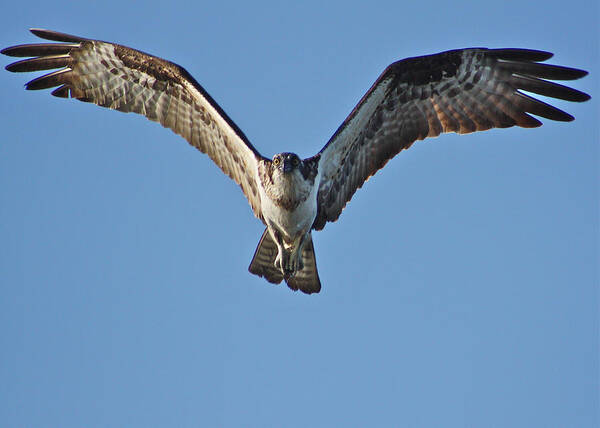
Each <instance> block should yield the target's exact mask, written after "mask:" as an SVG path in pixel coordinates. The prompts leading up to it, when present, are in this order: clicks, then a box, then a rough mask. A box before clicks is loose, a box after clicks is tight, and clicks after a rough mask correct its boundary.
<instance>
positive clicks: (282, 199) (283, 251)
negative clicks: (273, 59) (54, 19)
mask: <svg viewBox="0 0 600 428" xmlns="http://www.w3.org/2000/svg"><path fill="white" fill-rule="evenodd" d="M31 32H32V33H33V34H35V35H36V36H38V37H40V38H42V39H47V40H52V41H55V42H60V43H36V44H25V45H18V46H12V47H9V48H6V49H3V50H2V51H1V53H3V54H5V55H9V56H14V57H29V58H28V59H24V60H21V61H17V62H15V63H12V64H10V65H8V66H6V69H7V70H8V71H12V72H30V71H40V70H51V69H58V70H56V71H53V72H50V73H49V74H46V75H43V76H41V77H38V78H36V79H34V80H32V81H30V82H29V83H27V84H26V86H25V87H26V89H48V88H54V87H56V89H54V90H53V91H52V95H54V96H57V97H62V98H69V97H71V98H76V99H78V100H80V101H86V102H91V103H94V104H97V105H99V106H102V107H108V108H111V109H115V110H119V111H122V112H134V113H138V114H142V115H144V116H146V117H147V118H148V119H150V120H152V121H155V122H159V123H160V124H161V125H162V126H164V127H167V128H170V129H171V130H172V131H174V132H175V133H177V134H179V135H181V136H182V137H183V138H185V139H186V140H187V141H188V143H190V144H191V145H192V146H194V147H196V148H197V149H198V150H200V151H201V152H203V153H206V154H207V155H208V156H209V157H210V158H211V159H212V160H213V161H214V162H215V163H216V164H217V165H218V166H219V168H221V170H222V171H223V172H224V173H225V174H227V175H228V176H229V177H231V178H232V179H233V180H234V181H235V182H236V183H237V184H239V185H240V187H241V188H242V192H243V193H244V195H245V196H246V198H247V199H248V202H249V203H250V206H251V208H252V211H253V212H254V215H255V216H256V217H257V218H258V219H260V220H261V221H262V222H263V223H264V224H265V226H266V228H265V231H264V232H263V234H262V237H261V239H260V241H259V243H258V246H257V248H256V251H255V253H254V257H253V258H252V261H251V263H250V267H249V271H250V272H251V273H253V274H255V275H258V276H261V277H264V278H265V279H266V280H267V281H269V282H271V283H276V284H279V283H281V282H282V281H284V280H285V282H286V283H287V285H288V286H289V287H290V288H291V289H292V290H300V291H302V292H304V293H308V294H310V293H318V292H319V291H320V290H321V281H320V279H319V274H318V272H317V264H316V260H315V252H314V247H313V241H312V231H313V230H321V229H323V228H324V227H325V225H326V224H327V223H328V222H334V221H336V220H337V219H338V218H339V216H340V214H341V213H342V210H343V209H344V207H345V206H346V204H347V203H348V202H349V201H350V199H351V198H352V196H353V195H354V193H355V192H356V190H358V189H359V188H360V187H362V185H363V184H364V183H365V181H366V180H368V179H369V177H371V176H372V175H373V174H375V173H376V172H377V171H378V170H379V169H381V168H382V167H383V166H384V165H385V164H386V163H387V162H388V161H389V160H390V159H391V158H392V157H394V156H395V155H396V154H397V153H399V152H400V151H401V150H403V149H408V148H409V147H410V146H411V145H412V144H413V143H414V142H415V141H416V140H423V139H425V138H428V137H437V136H438V135H440V134H441V133H443V132H456V133H459V134H466V133H470V132H475V131H484V130H487V129H491V128H508V127H511V126H520V127H524V128H535V127H538V126H540V125H541V124H542V123H541V122H540V121H539V120H538V119H536V118H535V117H533V116H531V115H534V116H540V117H543V118H546V119H550V120H556V121H563V122H568V121H571V120H573V117H572V116H571V115H569V114H568V113H565V112H564V111H562V110H559V109H557V108H556V107H553V106H551V105H549V104H546V103H544V102H542V101H540V100H537V99H535V98H533V97H532V96H530V95H527V94H525V93H524V92H522V91H527V92H529V93H534V94H539V95H543V96H546V97H553V98H558V99H562V100H567V101H576V102H582V101H586V100H588V99H589V98H590V96H589V95H587V94H585V93H583V92H580V91H578V90H575V89H572V88H569V87H567V86H563V85H559V84H557V83H553V82H550V81H549V80H574V79H579V78H581V77H583V76H585V75H586V74H587V72H586V71H583V70H578V69H574V68H568V67H562V66H557V65H549V64H542V63H541V62H543V61H546V60H547V59H549V58H551V57H552V54H551V53H549V52H544V51H538V50H530V49H486V48H467V49H456V50H451V51H446V52H441V53H438V54H434V55H427V56H420V57H414V58H407V59H404V60H401V61H397V62H394V63H393V64H391V65H389V66H388V67H387V68H386V69H385V70H384V71H383V73H382V74H381V75H380V76H379V78H378V79H377V80H376V81H375V83H374V84H373V86H371V88H370V89H369V90H368V91H367V93H366V94H365V95H364V96H363V97H362V99H361V100H360V101H359V103H358V104H357V105H356V107H354V109H353V110H352V111H351V112H350V114H349V116H348V117H347V118H346V119H345V120H344V121H343V122H342V124H341V126H340V127H339V128H338V129H337V131H336V132H335V133H334V134H333V136H332V137H331V138H330V139H329V141H328V142H327V144H325V146H324V147H323V148H322V149H321V151H320V152H319V153H317V154H316V155H314V156H312V157H309V158H306V159H301V158H300V157H298V155H296V154H294V153H289V152H283V153H279V154H276V155H275V156H273V158H272V159H268V158H266V157H264V156H263V155H261V154H260V153H259V152H258V150H257V149H256V148H255V147H254V146H253V145H252V144H251V143H250V141H249V140H248V138H247V137H246V136H245V135H244V133H243V132H242V131H241V130H240V129H239V128H238V127H237V125H236V124H235V123H234V122H233V121H232V120H231V119H230V118H229V116H227V114H226V113H225V112H224V111H223V109H221V107H220V106H219V105H218V104H217V103H216V102H215V101H214V100H213V99H212V97H211V96H210V95H209V94H208V92H206V90H205V89H204V88H203V87H202V86H201V85H200V84H199V83H198V82H197V81H196V80H195V79H194V78H193V77H192V76H191V75H190V74H189V73H188V72H187V71H186V70H185V69H184V68H182V67H180V66H179V65H177V64H174V63H172V62H169V61H166V60H164V59H161V58H158V57H155V56H153V55H149V54H147V53H144V52H141V51H138V50H135V49H132V48H129V47H126V46H122V45H118V44H116V43H109V42H104V41H101V40H93V39H87V38H83V37H78V36H72V35H69V34H64V33H58V32H55V31H49V30H42V29H31Z"/></svg>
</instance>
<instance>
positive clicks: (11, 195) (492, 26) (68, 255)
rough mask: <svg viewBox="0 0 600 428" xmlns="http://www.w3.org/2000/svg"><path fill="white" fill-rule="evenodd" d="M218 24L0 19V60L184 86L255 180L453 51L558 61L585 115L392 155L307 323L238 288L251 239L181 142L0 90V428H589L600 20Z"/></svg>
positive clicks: (203, 164)
mask: <svg viewBox="0 0 600 428" xmlns="http://www.w3.org/2000/svg"><path fill="white" fill-rule="evenodd" d="M214 3H215V2H211V3H210V4H205V3H204V2H194V3H193V4H192V3H190V4H188V3H187V2H179V1H174V2H163V1H161V2H154V1H145V2H127V1H103V2H94V3H92V2H78V3H75V2H61V1H53V2H47V1H34V2H8V3H7V4H5V5H4V6H3V8H2V17H1V18H0V21H1V22H2V25H1V26H0V44H1V45H2V47H6V46H9V45H14V44H19V43H27V42H30V43H31V42H36V41H37V39H36V38H35V37H34V36H33V35H31V34H29V33H28V32H27V29H28V28H29V27H45V28H50V29H55V30H58V31H63V32H67V33H72V34H77V35H81V36H86V37H92V38H100V39H103V40H108V41H114V42H119V43H121V44H125V45H128V46H132V47H135V48H138V49H141V50H143V51H146V52H151V53H153V54H155V55H158V56H161V57H163V58H167V59H169V60H172V61H174V62H177V63H179V64H181V65H182V66H184V67H186V68H187V69H188V70H189V72H190V73H191V74H192V75H193V76H195V77H196V79H197V80H198V81H199V82H200V83H201V84H202V85H203V86H204V87H205V88H206V89H207V90H208V91H209V93H210V94H211V95H212V96H213V97H214V98H215V99H216V100H217V102H219V103H220V105H221V106H222V107H223V108H224V109H225V111H227V113H228V114H229V115H230V116H231V117H232V118H233V119H234V120H235V121H236V123H237V124H238V125H239V126H240V128H242V129H243V130H244V132H245V133H246V134H247V136H248V137H249V138H250V140H251V141H252V142H253V143H254V145H255V146H256V147H257V148H258V149H259V150H260V151H261V152H262V153H263V154H265V155H266V156H272V155H273V154H274V153H277V152H281V151H295V152H297V153H298V154H300V155H301V156H310V155H313V154H314V153H316V152H317V151H318V150H319V149H320V148H321V147H322V146H323V144H324V143H325V142H326V141H327V139H328V138H329V137H330V135H331V134H332V133H333V132H334V131H335V129H336V128H337V127H338V126H339V124H340V123H341V121H342V120H343V119H344V118H345V117H346V115H347V114H348V113H349V112H350V110H351V109H352V108H353V107H354V105H355V104H356V102H357V101H358V100H359V99H360V97H361V96H362V95H363V94H364V92H365V91H366V90H367V89H368V88H369V87H370V85H371V84H372V83H373V81H374V80H375V79H376V78H377V76H378V75H379V74H380V72H381V71H383V69H384V68H385V67H386V66H387V65H388V64H389V63H391V62H392V61H395V60H397V59H401V58H405V57H409V56H416V55H423V54H428V53H434V52H439V51H443V50H447V49H452V48H461V47H469V46H486V47H528V48H536V49H543V50H549V51H552V52H554V53H555V54H556V56H555V57H554V58H553V59H552V60H551V61H550V62H552V63H557V64H562V65H568V66H573V67H579V68H583V69H587V70H589V71H591V75H590V76H588V77H586V78H585V79H582V80H579V81H575V82H573V86H574V87H576V88H578V89H581V90H583V91H585V92H588V93H590V94H591V95H592V96H593V97H594V98H593V99H592V100H591V101H590V102H587V103H584V104H573V103H567V102H556V105H558V106H559V107H560V108H563V109H566V110H567V111H569V112H570V113H571V114H573V115H574V116H575V117H576V118H577V119H576V121H575V122H572V123H550V122H548V121H546V124H545V125H544V126H543V127H542V128H538V129H534V130H523V129H509V130H494V131H489V132H485V133H478V134H472V135H467V136H455V135H445V136H442V137H440V138H437V139H429V140H426V141H425V142H420V143H417V144H415V145H414V146H413V147H412V148H411V149H410V150H409V151H406V152H403V153H402V154H400V155H399V156H398V157H396V158H395V159H394V160H393V161H392V162H390V163H389V164H388V166H386V168H385V169H384V170H383V171H381V172H380V173H378V174H377V175H376V176H375V177H374V178H373V179H371V180H370V181H369V182H368V183H367V184H366V186H365V187H364V188H363V189H362V190H360V191H359V192H358V193H357V194H356V195H355V197H354V199H353V200H352V202H351V203H350V204H349V205H348V207H347V209H346V210H345V211H344V213H343V214H342V216H341V218H340V221H338V222H337V223H334V224H329V225H328V226H327V227H326V228H325V230H324V231H323V232H319V233H316V234H315V235H314V241H315V249H316V254H317V262H318V266H319V271H320V275H321V280H322V283H323V290H322V292H321V293H320V294H318V295H313V296H306V295H303V294H300V293H293V292H291V291H290V290H289V289H287V287H285V286H284V285H279V286H273V285H271V284H268V283H267V282H266V281H265V280H264V279H261V278H258V277H255V276H253V275H251V274H250V273H248V271H247V267H248V264H249V262H250V259H251V257H252V254H253V252H254V249H255V247H256V244H257V242H258V240H259V238H260V235H261V233H262V231H263V226H262V224H261V223H260V222H259V221H258V220H257V219H255V218H254V217H253V215H252V213H251V211H250V208H249V206H248V204H247V202H246V200H245V198H244V197H243V196H242V193H241V192H240V189H239V188H238V187H237V186H236V185H235V184H234V183H233V182H232V181H230V180H229V179H228V178H227V177H226V176H224V175H223V174H222V173H221V172H220V171H219V170H218V169H217V168H216V167H215V166H214V165H213V164H212V163H211V162H210V160H209V159H208V158H207V157H206V156H204V155H202V154H201V153H200V152H197V151H196V150H194V149H193V148H191V147H189V146H188V145H187V143H186V142H185V141H184V140H183V139H181V138H180V137H179V136H177V135H175V134H173V133H171V132H170V131H168V130H165V129H163V128H162V127H160V126H159V125H157V124H155V123H152V122H148V121H147V120H145V119H144V118H142V117H138V116H134V115H131V114H129V115H126V114H122V113H117V112H114V111H109V110H105V109H100V108H98V107H95V106H92V105H87V104H83V103H79V102H76V101H66V100H62V99H57V98H54V97H51V96H50V95H49V91H40V92H35V93H33V92H25V91H24V90H23V84H24V83H25V82H26V81H28V80H30V79H31V78H33V77H34V76H32V75H15V74H11V73H8V72H4V71H2V72H0V93H1V94H2V95H1V97H0V109H1V111H2V116H1V119H0V120H1V122H2V128H3V136H2V139H1V142H0V287H1V288H0V293H1V295H0V425H1V426H6V427H110V426H128V427H153V426H157V427H166V426H173V427H212V426H215V427H216V426H223V427H237V426H244V427H271V426H273V427H332V426H345V427H364V426H374V427H391V426H397V427H442V426H443V427H511V428H516V427H528V428H530V427H593V426H597V424H598V410H599V409H598V402H599V397H598V376H599V374H598V257H599V251H598V238H599V220H598V217H599V213H598V205H599V204H598V203H599V201H598V178H599V177H598V164H599V158H598V141H599V134H598V117H599V109H598V99H600V91H599V90H598V89H599V80H598V76H599V75H600V68H599V57H598V55H599V43H598V38H599V36H598V16H599V11H598V4H597V3H596V2H593V1H589V0H575V1H570V2H568V3H565V2H563V1H557V0H551V1H544V2H541V1H540V2H523V1H499V2H482V1H471V2H462V3H457V2H442V1H433V2H400V1H394V2H347V1H343V2H323V1H318V2H315V1H303V2H295V3H294V4H293V5H288V4H287V3H281V2H262V1H257V2H240V3H230V2H218V3H219V4H214ZM9 62H11V59H10V58H7V57H2V63H1V64H2V66H5V65H6V64H8V63H9Z"/></svg>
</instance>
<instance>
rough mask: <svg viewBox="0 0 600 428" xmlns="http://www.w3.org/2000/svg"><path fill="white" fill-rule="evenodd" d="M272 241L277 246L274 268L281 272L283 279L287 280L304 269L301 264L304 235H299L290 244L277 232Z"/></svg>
mask: <svg viewBox="0 0 600 428" xmlns="http://www.w3.org/2000/svg"><path fill="white" fill-rule="evenodd" d="M273 240H274V241H275V243H276V244H277V250H278V251H277V257H275V267H276V268H278V269H280V270H281V273H282V274H283V277H284V278H285V279H286V280H287V279H289V278H291V277H293V276H294V275H295V274H296V272H298V271H300V270H302V268H303V267H304V265H303V263H302V248H304V242H305V241H306V234H301V235H300V236H298V237H297V238H296V239H294V240H293V241H292V242H291V243H287V242H286V241H285V239H283V236H282V235H281V234H280V233H279V232H277V231H276V232H275V233H274V236H273Z"/></svg>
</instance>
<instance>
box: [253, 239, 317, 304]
mask: <svg viewBox="0 0 600 428" xmlns="http://www.w3.org/2000/svg"><path fill="white" fill-rule="evenodd" d="M276 257H277V244H275V242H274V241H273V238H272V237H271V234H270V233H269V230H268V229H265V231H264V232H263V234H262V237H261V238H260V242H259V243H258V246H257V247H256V251H255V252H254V257H253V258H252V262H250V267H249V268H248V270H249V271H250V272H251V273H253V274H254V275H258V276H262V277H264V278H265V279H266V280H267V281H269V282H271V283H273V284H279V283H280V282H281V281H283V274H282V273H281V270H280V269H278V268H277V267H275V258H276ZM302 263H303V264H304V267H303V268H302V270H300V271H297V272H296V274H295V275H294V276H293V277H291V278H289V279H288V280H287V281H286V283H287V285H288V287H290V288H291V289H292V290H294V291H296V290H300V291H302V292H303V293H307V294H311V293H318V292H319V291H320V290H321V280H320V279H319V272H318V271H317V261H316V259H315V249H314V247H313V242H312V236H311V234H310V233H309V234H308V236H307V237H306V241H305V243H304V248H303V249H302Z"/></svg>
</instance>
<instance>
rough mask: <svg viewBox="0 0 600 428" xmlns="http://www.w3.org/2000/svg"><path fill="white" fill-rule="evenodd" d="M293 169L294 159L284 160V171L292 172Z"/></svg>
mask: <svg viewBox="0 0 600 428" xmlns="http://www.w3.org/2000/svg"><path fill="white" fill-rule="evenodd" d="M293 169H294V167H293V166H292V161H288V160H285V161H283V172H292V170H293Z"/></svg>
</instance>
